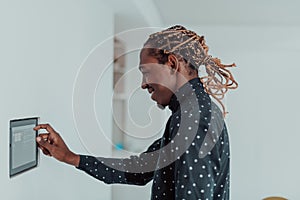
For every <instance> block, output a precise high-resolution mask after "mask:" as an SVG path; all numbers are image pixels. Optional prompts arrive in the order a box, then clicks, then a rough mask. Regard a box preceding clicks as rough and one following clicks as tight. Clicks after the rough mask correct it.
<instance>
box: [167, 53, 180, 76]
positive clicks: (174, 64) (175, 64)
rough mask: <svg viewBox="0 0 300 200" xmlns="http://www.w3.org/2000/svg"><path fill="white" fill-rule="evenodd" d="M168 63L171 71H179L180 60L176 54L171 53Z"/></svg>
mask: <svg viewBox="0 0 300 200" xmlns="http://www.w3.org/2000/svg"><path fill="white" fill-rule="evenodd" d="M168 63H169V65H170V69H171V73H175V72H178V71H179V61H178V58H177V57H176V56H175V55H174V54H170V55H169V57H168Z"/></svg>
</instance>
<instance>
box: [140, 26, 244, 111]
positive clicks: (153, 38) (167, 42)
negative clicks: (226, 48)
mask: <svg viewBox="0 0 300 200" xmlns="http://www.w3.org/2000/svg"><path fill="white" fill-rule="evenodd" d="M145 47H147V49H148V54H149V55H150V56H154V57H155V58H157V59H158V61H159V63H161V64H165V63H166V62H167V60H168V56H169V55H170V54H174V55H177V56H180V57H182V58H183V59H184V61H186V62H187V63H188V66H189V67H190V68H191V69H193V70H197V71H198V70H199V67H200V66H201V65H204V66H205V70H206V73H207V75H206V76H203V77H200V80H201V82H202V84H203V87H204V89H205V91H206V92H207V93H208V94H209V95H211V96H212V97H213V98H214V99H216V101H217V102H218V103H219V104H220V105H221V106H222V110H223V114H224V116H225V115H226V114H227V112H226V110H225V106H224V104H223V103H222V99H223V98H224V95H225V93H226V92H227V91H228V89H236V88H237V87H238V83H237V82H236V81H235V79H234V77H233V76H232V74H231V72H230V71H229V70H228V69H227V68H230V67H235V66H236V65H235V64H234V63H233V64H230V65H224V64H222V63H221V60H220V59H218V58H213V57H212V56H211V55H208V49H209V48H208V46H207V45H206V43H205V40H204V36H199V35H197V34H196V33H195V32H193V31H190V30H187V29H186V28H184V27H183V26H180V25H176V26H173V27H170V28H168V29H166V30H163V31H161V32H157V33H154V34H152V35H150V36H149V39H148V40H147V41H146V43H145V44H144V48H145Z"/></svg>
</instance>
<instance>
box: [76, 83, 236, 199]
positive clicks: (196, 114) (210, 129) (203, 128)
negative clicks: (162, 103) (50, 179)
mask: <svg viewBox="0 0 300 200" xmlns="http://www.w3.org/2000/svg"><path fill="white" fill-rule="evenodd" d="M169 108H170V109H171V111H172V115H171V116H170V118H169V119H168V122H167V124H166V128H165V131H164V134H163V136H162V137H161V138H160V139H158V140H156V141H155V142H154V143H153V144H152V145H150V147H149V148H148V149H147V151H145V152H143V153H141V154H140V155H138V156H131V157H130V158H124V159H116V158H102V157H97V158H96V157H93V156H86V155H80V164H79V166H78V169H81V170H83V171H85V172H86V173H88V174H89V175H91V176H93V177H95V178H97V179H99V180H101V181H103V182H105V183H107V184H111V183H121V184H133V185H145V184H147V183H148V182H150V181H152V180H153V184H152V192H151V199H152V200H155V199H159V200H162V199H166V200H172V199H176V200H200V199H201V200H216V199H222V200H228V199H229V186H230V184H229V177H230V176H229V164H230V153H229V138H228V133H227V129H226V125H225V122H224V120H223V115H222V112H221V110H220V109H219V108H218V107H217V106H216V104H215V103H214V102H212V101H211V99H210V97H209V95H208V94H207V93H206V92H205V91H204V88H203V86H202V83H201V81H200V79H199V78H195V79H192V80H190V81H188V82H187V83H186V84H184V85H183V86H182V87H180V88H179V90H178V91H176V92H175V93H174V95H173V96H172V97H171V100H170V103H169Z"/></svg>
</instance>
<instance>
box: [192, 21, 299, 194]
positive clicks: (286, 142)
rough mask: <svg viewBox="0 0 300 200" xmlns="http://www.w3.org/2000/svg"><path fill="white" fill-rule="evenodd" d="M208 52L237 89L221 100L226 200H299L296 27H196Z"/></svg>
mask: <svg viewBox="0 0 300 200" xmlns="http://www.w3.org/2000/svg"><path fill="white" fill-rule="evenodd" d="M193 29H194V30H195V31H196V32H198V33H199V34H203V35H204V36H205V38H206V41H207V45H208V46H209V47H210V49H211V54H212V55H213V56H216V57H219V58H221V59H222V60H223V62H224V63H231V62H235V63H236V64H237V68H235V69H232V72H233V74H234V75H235V77H236V80H237V81H238V83H239V84H240V85H239V88H238V89H237V90H236V91H232V92H229V93H228V95H227V98H226V101H225V102H226V105H227V108H228V111H229V115H228V118H227V123H228V127H229V128H228V129H229V133H230V136H231V154H232V157H231V158H232V166H231V174H232V179H231V180H232V184H231V195H232V199H233V200H235V199H237V200H238V199H244V200H252V199H262V198H263V197H266V196H271V195H281V196H285V197H287V198H288V199H299V198H300V192H299V189H298V188H297V186H298V185H299V184H298V178H297V177H298V169H299V168H300V158H299V155H298V152H299V140H300V134H299V127H298V123H299V113H298V112H299V110H300V106H299V100H300V94H299V89H300V87H299V81H298V80H299V74H300V68H299V64H298V58H299V53H300V48H299V47H300V40H299V35H300V27H299V26H295V27H292V26H277V27H272V26H271V27H268V26H264V27H263V26H244V27H243V26H240V27H237V26H213V27H212V26H201V27H194V28H193Z"/></svg>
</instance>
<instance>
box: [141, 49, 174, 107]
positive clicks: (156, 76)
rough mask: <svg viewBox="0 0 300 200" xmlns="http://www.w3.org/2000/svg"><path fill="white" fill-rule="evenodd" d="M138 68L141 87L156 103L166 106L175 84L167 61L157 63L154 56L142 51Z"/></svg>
mask: <svg viewBox="0 0 300 200" xmlns="http://www.w3.org/2000/svg"><path fill="white" fill-rule="evenodd" d="M139 69H140V71H141V73H142V75H143V77H142V85H141V87H142V89H147V90H148V92H149V93H150V94H151V99H152V100H154V101H156V102H157V104H160V105H163V106H167V105H168V104H169V102H170V99H171V96H172V95H173V92H174V89H175V86H176V76H175V75H174V73H173V72H172V69H171V67H170V66H169V65H168V64H167V63H166V64H164V65H163V64H159V63H158V60H157V59H156V58H154V57H152V56H148V55H147V51H142V52H141V54H140V66H139Z"/></svg>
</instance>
